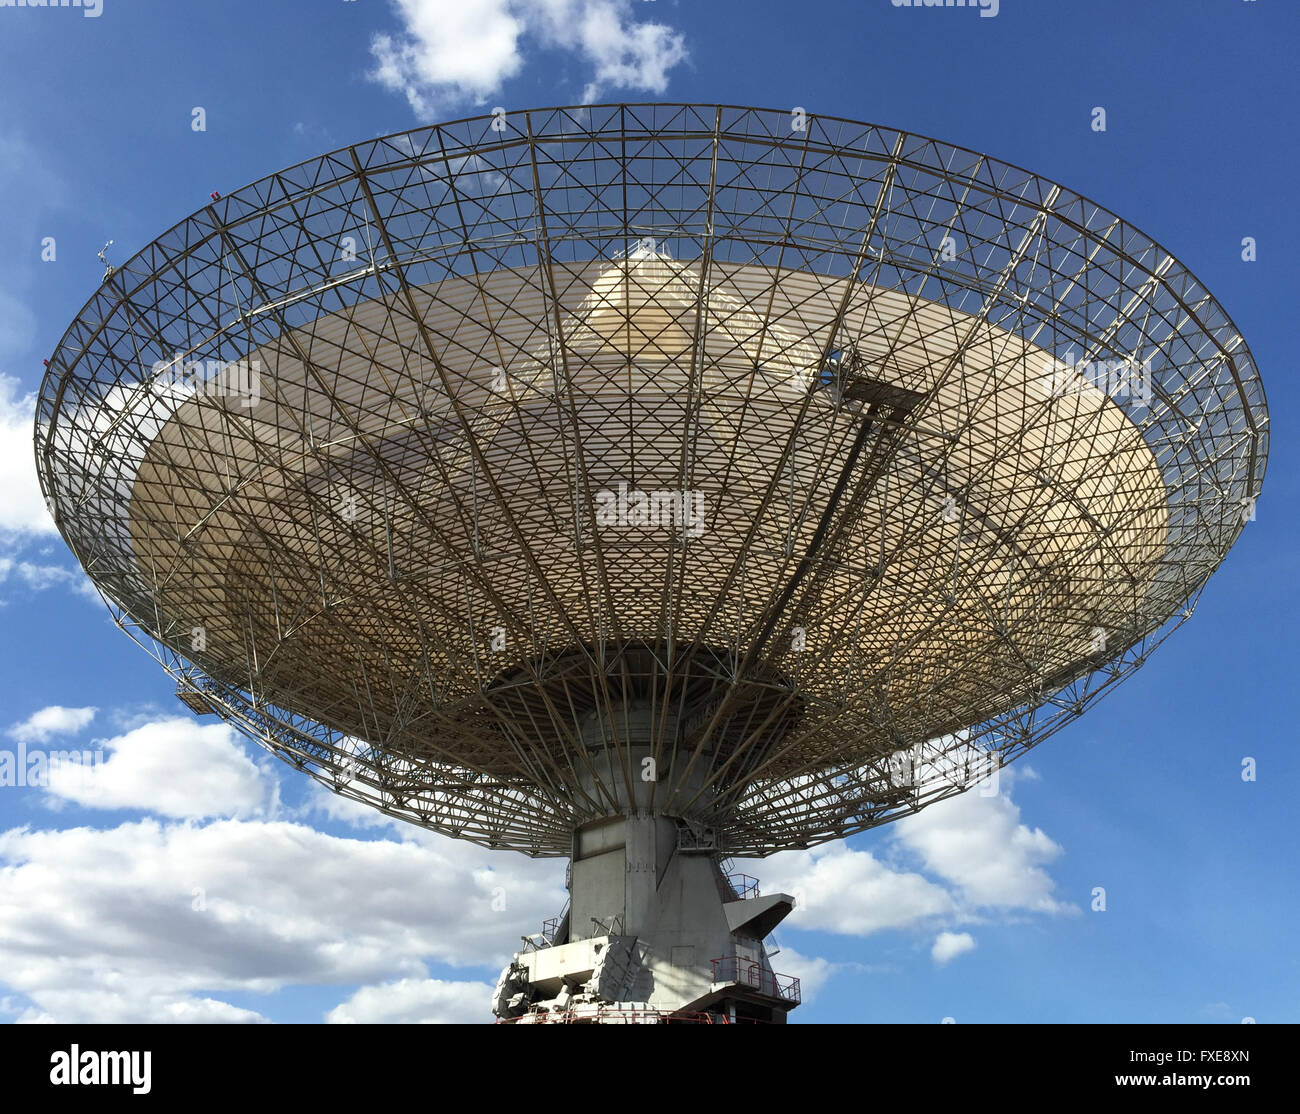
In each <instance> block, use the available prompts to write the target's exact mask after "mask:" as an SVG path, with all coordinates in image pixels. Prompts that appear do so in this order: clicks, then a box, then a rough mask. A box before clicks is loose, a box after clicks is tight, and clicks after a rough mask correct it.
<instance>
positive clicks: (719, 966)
mask: <svg viewBox="0 0 1300 1114" xmlns="http://www.w3.org/2000/svg"><path fill="white" fill-rule="evenodd" d="M710 962H711V963H712V964H713V982H714V985H715V986H716V985H717V984H719V983H735V984H736V985H738V986H744V987H748V988H749V989H750V990H756V991H758V993H759V994H762V995H765V996H766V997H768V998H779V999H781V1000H782V1001H783V1002H793V1003H794V1004H795V1005H798V1004H799V1002H800V1001H801V997H800V991H799V980H798V979H797V978H795V977H794V976H793V975H778V974H777V973H776V972H775V971H772V970H769V969H768V968H766V967H764V966H763V964H762V963H760V962H759V961H758V960H755V959H751V958H749V957H748V956H740V955H724V956H721V957H720V958H718V959H714V960H711V961H710Z"/></svg>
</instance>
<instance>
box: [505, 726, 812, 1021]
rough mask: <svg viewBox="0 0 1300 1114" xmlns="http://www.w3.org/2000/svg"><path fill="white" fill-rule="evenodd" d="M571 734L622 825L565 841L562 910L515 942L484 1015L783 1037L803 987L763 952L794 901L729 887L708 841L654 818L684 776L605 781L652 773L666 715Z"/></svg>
mask: <svg viewBox="0 0 1300 1114" xmlns="http://www.w3.org/2000/svg"><path fill="white" fill-rule="evenodd" d="M577 726H578V737H579V739H580V740H581V743H582V745H583V747H584V748H585V749H586V751H587V757H588V760H589V763H590V765H589V769H590V770H591V772H592V784H593V787H594V783H595V779H596V776H597V775H599V774H600V773H602V772H604V773H605V774H606V775H607V776H605V777H604V778H603V782H604V784H606V785H609V784H614V785H617V784H619V783H620V782H621V783H622V785H623V786H625V787H626V788H625V789H624V790H623V791H622V792H621V794H620V796H619V797H618V798H617V799H616V800H614V801H613V802H612V803H613V804H614V806H615V808H617V810H618V811H617V812H614V813H612V814H611V815H609V816H606V817H603V818H601V819H597V820H594V821H592V822H588V823H585V824H583V825H582V826H581V827H579V828H578V829H577V830H576V831H575V832H574V834H573V853H572V858H571V862H570V866H569V878H568V888H569V904H568V906H567V907H566V909H565V910H564V912H563V913H561V915H560V916H559V917H557V918H555V919H554V920H552V921H548V922H547V924H546V925H545V926H544V929H543V931H542V932H541V933H538V934H537V935H535V936H531V937H526V938H525V939H524V947H523V949H522V950H521V951H519V952H518V953H516V955H515V956H514V958H513V959H512V960H511V962H510V964H509V965H508V966H507V967H506V968H505V970H503V971H502V972H501V978H500V979H499V981H498V983H497V987H496V993H495V995H494V1000H493V1012H494V1013H495V1014H496V1016H497V1017H498V1018H499V1019H501V1020H503V1021H512V1022H518V1023H530V1024H533V1023H539V1022H611V1023H618V1022H627V1023H650V1024H653V1023H657V1022H678V1021H699V1022H705V1023H709V1022H712V1023H728V1022H733V1021H759V1022H776V1023H783V1022H784V1021H785V1019H786V1014H788V1013H789V1011H790V1010H792V1009H793V1008H794V1007H795V1006H797V1005H798V1004H799V993H800V988H799V980H798V979H797V978H794V977H792V976H788V975H781V974H778V973H777V972H775V971H774V970H773V969H772V965H771V962H770V957H771V956H772V955H773V954H775V953H774V952H773V951H772V950H771V949H770V948H769V947H768V946H767V944H766V941H767V938H768V936H769V935H770V934H771V933H772V931H773V930H774V929H775V928H776V926H777V925H778V924H780V923H781V921H782V920H783V919H784V918H785V917H786V916H787V915H788V914H789V913H790V911H791V910H792V909H793V908H794V898H793V897H791V896H790V895H789V894H783V893H777V894H760V893H759V890H758V884H757V883H756V882H755V881H754V880H753V879H752V878H748V877H747V876H745V875H743V874H733V873H730V871H729V863H728V862H727V860H726V859H725V858H724V854H723V849H722V848H721V847H720V846H719V842H718V840H717V837H716V833H715V832H714V831H713V830H711V829H709V828H708V827H706V826H704V825H702V824H701V823H700V822H698V821H693V820H691V819H688V818H685V817H681V816H675V815H672V814H671V811H670V810H665V809H662V808H659V807H656V798H657V797H658V799H664V798H667V799H668V800H672V799H673V790H674V789H682V788H683V787H685V786H688V785H690V784H693V783H692V782H691V781H690V778H689V775H688V774H687V773H685V772H683V771H674V770H673V769H671V768H667V769H664V770H662V777H661V778H660V779H657V780H653V781H645V780H642V779H638V778H628V777H624V778H618V777H615V776H612V775H613V774H614V773H615V769H614V767H615V766H619V767H623V768H625V769H628V770H635V771H640V770H642V769H644V768H646V765H647V764H651V765H653V763H650V757H651V755H652V751H655V750H660V752H661V753H662V750H661V748H656V747H654V742H655V736H656V733H657V732H662V731H665V730H666V731H668V732H676V730H677V725H676V723H675V720H674V717H673V716H672V714H671V713H670V712H669V713H664V712H663V710H662V709H654V708H653V707H651V706H650V705H648V704H646V703H641V702H637V701H629V702H627V703H626V704H625V705H624V706H622V707H621V708H620V709H619V710H618V711H617V712H616V713H615V714H614V715H612V716H603V715H600V714H598V713H595V712H593V713H590V714H589V715H588V716H587V717H585V718H584V719H583V721H581V722H580V723H579V724H578V725H577ZM670 763H671V760H670ZM601 767H609V768H608V769H607V770H605V771H602V770H601ZM655 790H658V793H657V794H656V792H655ZM685 795H686V794H684V793H682V794H679V796H685Z"/></svg>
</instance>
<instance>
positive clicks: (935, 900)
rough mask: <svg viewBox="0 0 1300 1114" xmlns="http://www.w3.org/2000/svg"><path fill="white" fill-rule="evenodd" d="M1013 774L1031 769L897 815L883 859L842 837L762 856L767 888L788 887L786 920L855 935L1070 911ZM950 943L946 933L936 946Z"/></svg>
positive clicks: (1051, 852)
mask: <svg viewBox="0 0 1300 1114" xmlns="http://www.w3.org/2000/svg"><path fill="white" fill-rule="evenodd" d="M1017 776H1018V777H1020V778H1023V779H1025V780H1029V779H1031V778H1032V776H1033V775H1032V773H1030V772H1029V771H1024V772H1021V773H1020V774H1018V775H1015V774H1013V773H1012V771H1009V770H1004V771H1002V773H1001V775H1000V790H999V792H997V793H995V794H992V795H989V796H982V795H981V794H980V793H979V792H978V791H972V792H969V793H964V794H962V795H961V796H958V797H953V798H951V799H949V800H947V801H944V802H941V803H939V804H936V805H931V806H930V807H929V808H927V809H925V810H923V811H922V812H920V813H918V814H917V815H915V816H909V817H906V818H904V819H902V820H899V821H897V822H896V823H895V824H893V825H891V826H890V828H889V832H890V835H889V836H888V839H887V842H885V843H884V847H883V849H882V851H881V854H882V855H883V856H885V857H884V858H881V857H877V855H873V854H872V853H871V852H869V851H859V850H856V849H854V848H851V847H849V846H848V845H846V844H843V843H832V844H827V845H824V846H822V847H818V848H814V849H813V850H811V851H790V852H783V853H781V854H778V855H774V856H772V858H770V859H768V860H767V861H766V862H765V863H764V864H763V867H762V870H761V873H762V883H763V888H764V889H765V890H766V891H768V892H772V891H774V890H782V891H784V892H786V893H790V894H792V895H794V897H795V901H796V907H795V911H794V912H793V913H792V914H791V916H790V919H789V922H788V923H789V924H790V925H791V926H792V927H794V928H803V929H821V930H825V931H829V932H836V933H843V934H846V935H855V936H869V935H871V934H872V933H875V932H881V931H884V930H888V929H915V930H918V931H928V930H931V929H936V928H939V927H942V926H946V925H949V924H957V923H961V922H977V921H981V920H987V919H989V918H990V917H993V916H996V915H998V914H999V913H1001V914H1006V913H1010V912H1019V913H1025V912H1033V913H1046V914H1063V913H1071V912H1075V911H1076V909H1075V907H1074V906H1071V905H1069V904H1068V903H1064V902H1061V901H1059V900H1058V899H1057V898H1056V897H1055V896H1054V893H1053V891H1054V889H1055V882H1054V881H1053V879H1052V877H1051V875H1050V874H1049V872H1048V869H1047V868H1048V867H1049V866H1050V864H1051V863H1052V862H1053V861H1055V859H1056V858H1057V857H1059V856H1060V854H1061V847H1060V846H1059V845H1058V844H1057V843H1055V842H1054V841H1053V840H1052V839H1051V838H1050V837H1048V836H1047V834H1046V833H1044V832H1043V831H1042V830H1041V829H1039V828H1031V827H1029V826H1027V825H1025V824H1022V823H1021V821H1020V808H1019V806H1018V805H1016V803H1015V802H1014V801H1013V800H1012V799H1011V796H1010V791H1011V787H1012V785H1013V783H1014V781H1015V778H1016V777H1017ZM944 935H948V936H951V935H953V934H952V933H945V934H944ZM963 935H964V934H963ZM954 946H960V945H959V944H958V943H956V942H955V941H948V942H947V943H945V944H944V945H943V946H942V947H941V948H940V951H945V950H946V949H948V948H951V947H954ZM970 946H974V941H971V945H970ZM936 947H938V945H936ZM955 954H958V953H956V952H954V953H953V955H955ZM935 958H936V960H939V957H938V955H936V957H935ZM947 958H949V959H950V958H952V955H949V956H948V957H947ZM939 961H940V962H946V960H939Z"/></svg>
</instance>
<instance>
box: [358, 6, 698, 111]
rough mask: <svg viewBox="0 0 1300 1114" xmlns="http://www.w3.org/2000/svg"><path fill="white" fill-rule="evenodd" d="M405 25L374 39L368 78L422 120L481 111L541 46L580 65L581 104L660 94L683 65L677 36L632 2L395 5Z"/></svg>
mask: <svg viewBox="0 0 1300 1114" xmlns="http://www.w3.org/2000/svg"><path fill="white" fill-rule="evenodd" d="M393 4H394V7H395V8H396V11H397V14H398V16H399V18H400V20H401V23H402V29H401V30H400V31H399V32H397V33H396V34H377V35H376V36H375V37H374V38H373V40H372V41H371V47H370V49H371V53H372V55H373V57H374V62H375V68H374V70H373V72H372V74H371V76H372V77H373V78H374V79H375V80H376V81H378V82H379V83H380V84H381V85H383V86H385V87H386V88H388V89H391V90H393V91H394V92H399V93H402V94H404V95H405V96H406V98H407V100H408V101H409V102H410V104H411V107H412V108H413V109H414V110H415V112H416V114H417V115H418V116H420V117H421V118H425V119H428V118H431V117H433V116H434V115H436V114H437V113H438V112H440V111H445V110H448V109H450V108H451V107H452V106H455V105H457V104H464V103H473V104H482V103H483V102H484V101H485V100H486V98H488V97H489V96H492V95H493V94H495V93H496V92H497V91H498V90H499V89H500V88H501V87H502V85H503V83H504V82H505V81H507V80H509V79H510V78H512V77H514V76H515V75H516V74H518V73H519V71H520V70H521V69H522V68H523V66H524V64H525V60H526V53H527V52H529V51H531V50H535V49H537V48H541V49H546V50H552V51H559V52H562V53H564V54H567V55H569V56H571V57H573V58H575V59H577V60H578V61H579V62H580V63H581V64H582V66H583V67H584V70H585V72H586V74H587V77H586V79H585V81H586V83H585V86H584V88H583V91H582V99H583V100H584V101H586V102H590V101H592V100H595V99H596V98H597V97H598V96H600V95H601V94H602V93H603V92H604V91H605V90H608V89H633V90H641V91H645V92H649V93H655V94H661V93H663V92H664V91H665V90H666V89H667V87H668V74H669V71H670V70H672V69H673V68H674V67H675V66H677V65H678V64H679V63H680V62H682V61H683V60H684V59H685V57H686V44H685V41H684V39H683V38H682V36H681V34H680V33H678V32H677V31H675V30H673V29H672V28H671V27H669V26H667V25H665V24H662V23H657V22H654V21H653V20H649V19H643V18H641V17H640V16H641V13H640V12H639V11H638V8H639V5H638V4H636V3H635V0H393Z"/></svg>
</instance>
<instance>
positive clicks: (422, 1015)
mask: <svg viewBox="0 0 1300 1114" xmlns="http://www.w3.org/2000/svg"><path fill="white" fill-rule="evenodd" d="M492 990H493V988H492V987H491V986H489V985H488V984H487V983H484V982H444V981H443V980H441V979H398V980H397V981H396V982H389V983H384V984H382V985H381V986H365V987H362V988H361V989H360V990H358V991H357V992H356V993H355V994H354V995H352V997H351V998H349V999H348V1000H347V1001H346V1002H343V1003H342V1004H340V1005H337V1006H335V1007H334V1008H333V1009H332V1010H330V1011H329V1013H327V1014H326V1015H325V1020H326V1021H327V1022H329V1023H330V1024H331V1025H350V1024H362V1025H393V1024H399V1025H419V1024H424V1025H430V1024H447V1025H472V1024H475V1023H478V1024H482V1023H484V1022H486V1021H490V1020H491V1018H492Z"/></svg>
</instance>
